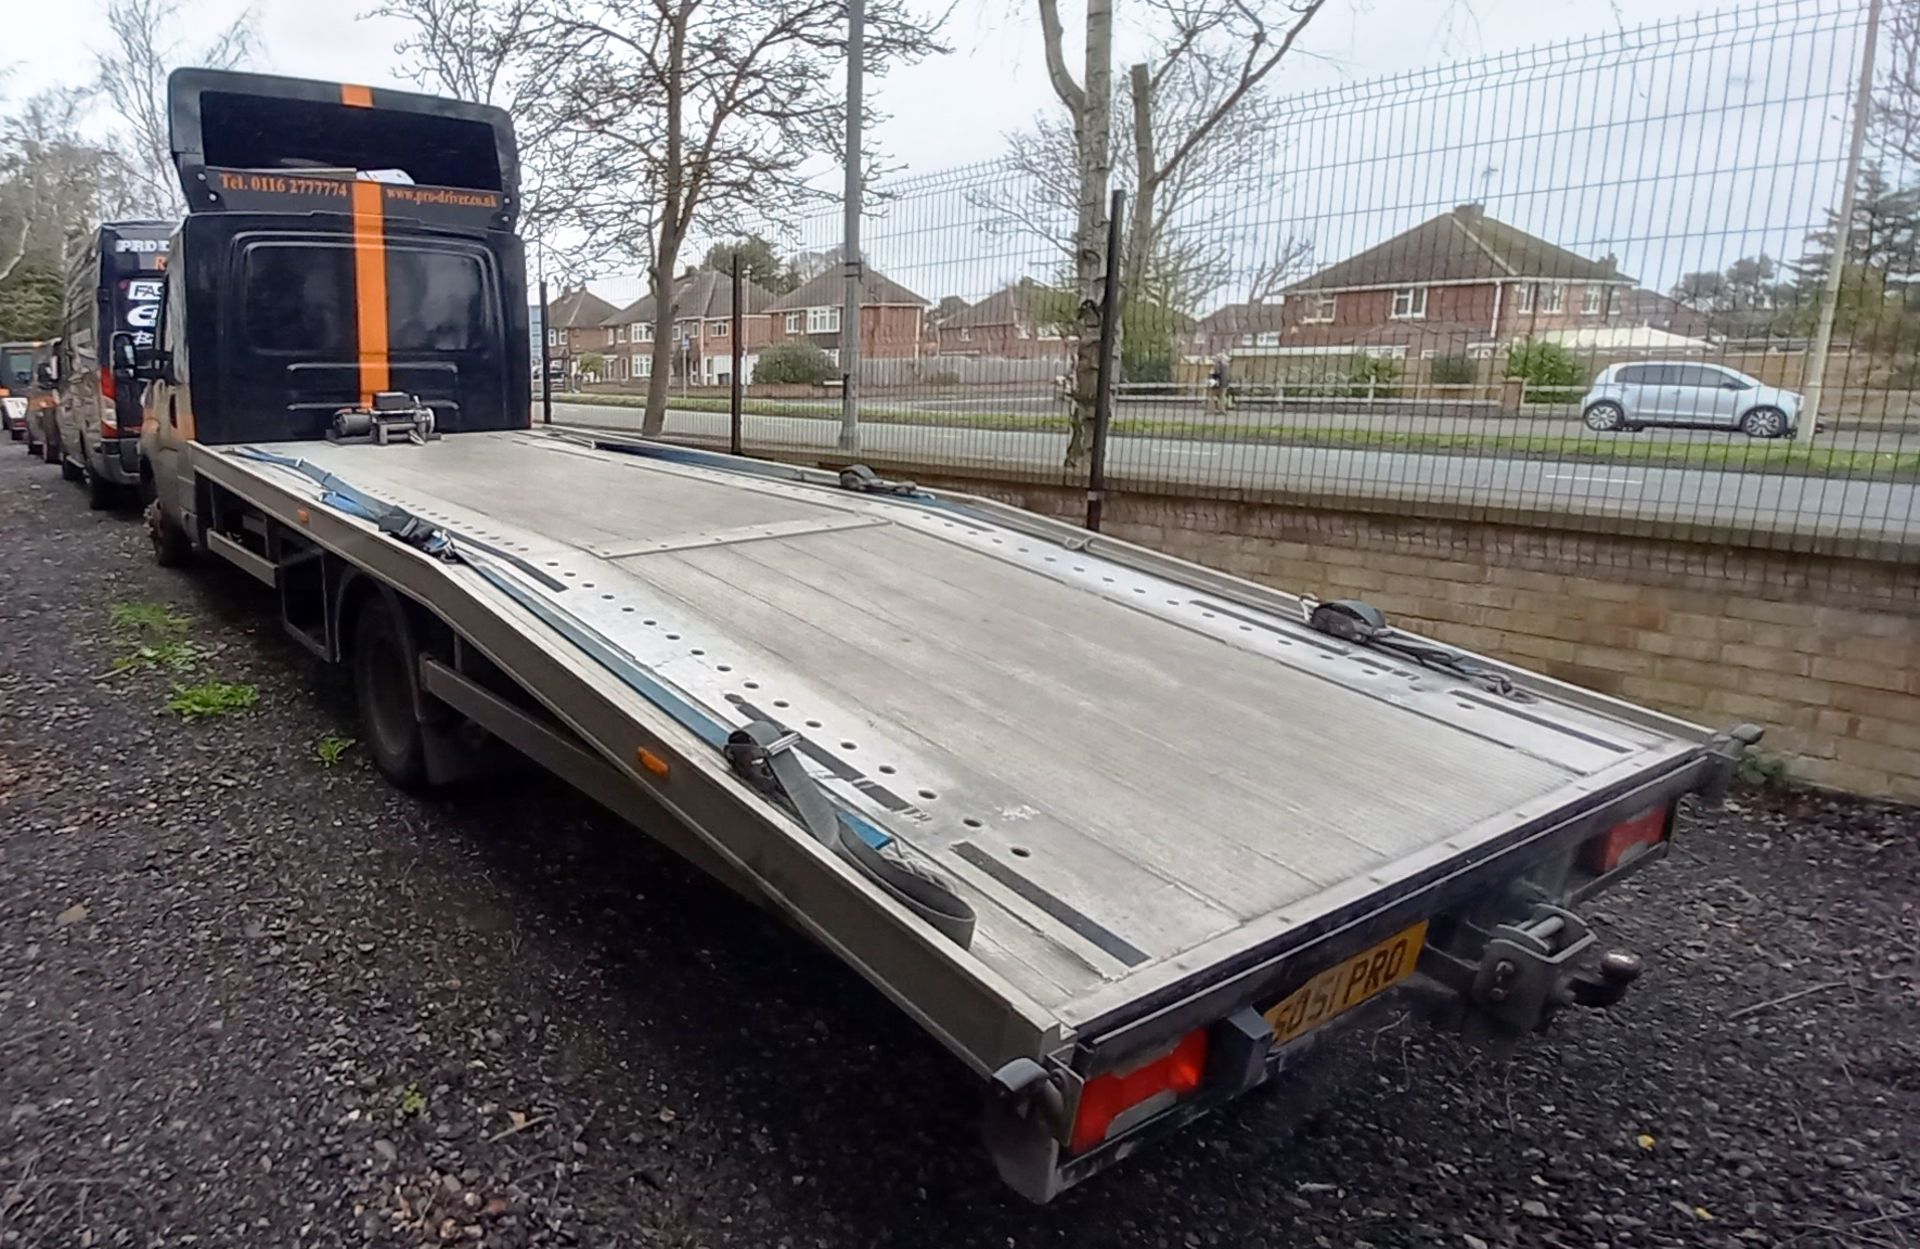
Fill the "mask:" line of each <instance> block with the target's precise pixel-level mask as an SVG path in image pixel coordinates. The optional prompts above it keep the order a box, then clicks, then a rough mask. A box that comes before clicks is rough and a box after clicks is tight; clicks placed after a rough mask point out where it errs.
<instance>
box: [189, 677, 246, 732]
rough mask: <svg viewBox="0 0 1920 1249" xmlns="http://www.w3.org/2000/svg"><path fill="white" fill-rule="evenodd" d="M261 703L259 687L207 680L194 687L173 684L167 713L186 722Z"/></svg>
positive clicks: (226, 713)
mask: <svg viewBox="0 0 1920 1249" xmlns="http://www.w3.org/2000/svg"><path fill="white" fill-rule="evenodd" d="M259 701H260V688H259V687H258V686H255V685H244V684H237V683H235V682H232V681H219V680H214V679H212V678H208V679H207V680H205V681H201V682H198V683H197V684H194V685H175V686H174V687H173V697H171V698H169V699H167V710H168V711H171V712H172V713H173V714H174V715H176V716H179V717H180V718H181V719H182V720H185V721H187V722H189V723H191V722H193V721H195V720H211V719H214V718H215V717H217V716H226V715H232V714H234V713H235V712H240V711H246V710H247V709H249V708H250V707H252V706H253V705H254V704H255V703H257V702H259Z"/></svg>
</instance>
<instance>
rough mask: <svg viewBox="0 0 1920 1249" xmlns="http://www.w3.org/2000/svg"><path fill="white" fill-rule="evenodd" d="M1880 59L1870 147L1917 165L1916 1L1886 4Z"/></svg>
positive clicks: (1919, 51) (1919, 3)
mask: <svg viewBox="0 0 1920 1249" xmlns="http://www.w3.org/2000/svg"><path fill="white" fill-rule="evenodd" d="M1881 55H1882V57H1884V58H1885V60H1884V64H1885V68H1884V69H1883V70H1882V71H1881V72H1880V74H1879V75H1878V79H1879V80H1878V81H1877V82H1876V83H1875V84H1874V91H1873V105H1872V108H1871V110H1870V111H1869V113H1868V121H1869V122H1870V124H1871V126H1872V131H1871V133H1872V135H1873V141H1874V146H1876V147H1877V148H1879V149H1880V152H1881V154H1882V155H1883V156H1886V157H1888V158H1891V159H1893V160H1894V161H1896V162H1904V163H1906V164H1909V165H1913V164H1920V0H1890V2H1889V3H1888V5H1887V8H1886V48H1885V50H1884V51H1883V52H1882V53H1881Z"/></svg>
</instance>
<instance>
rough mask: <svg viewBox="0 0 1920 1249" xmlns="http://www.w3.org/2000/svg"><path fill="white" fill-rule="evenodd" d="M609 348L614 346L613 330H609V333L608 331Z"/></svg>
mask: <svg viewBox="0 0 1920 1249" xmlns="http://www.w3.org/2000/svg"><path fill="white" fill-rule="evenodd" d="M607 346H609V347H611V346H613V331H612V330H608V331H607Z"/></svg>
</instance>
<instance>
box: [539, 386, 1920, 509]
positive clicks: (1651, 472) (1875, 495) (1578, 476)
mask: <svg viewBox="0 0 1920 1249" xmlns="http://www.w3.org/2000/svg"><path fill="white" fill-rule="evenodd" d="M553 414H554V420H555V421H556V422H560V423H567V424H577V425H586V426H593V427H596V428H602V429H616V430H622V431H634V432H637V431H638V430H639V428H640V419H641V413H640V410H639V409H638V408H628V407H614V406H610V405H605V404H583V403H565V402H558V401H556V402H555V403H554V405H553ZM536 419H538V418H537V416H536ZM743 419H744V422H745V425H744V428H745V436H746V444H747V448H748V450H749V452H751V451H752V450H753V449H754V448H755V447H759V448H762V449H778V450H784V451H794V450H803V451H810V452H819V453H821V454H823V455H827V456H832V455H835V454H836V439H837V436H838V433H839V426H838V425H837V424H836V423H834V422H831V421H822V420H817V419H813V418H810V417H772V416H749V417H745V418H743ZM727 424H728V420H727V417H726V415H725V414H723V413H714V412H690V411H684V410H680V409H669V411H668V414H667V431H666V432H667V433H668V434H669V435H670V436H684V437H694V438H702V439H724V438H725V437H726V436H727ZM1503 432H1504V429H1503ZM860 435H861V449H862V451H864V452H865V453H866V454H868V455H873V456H876V457H886V458H889V459H895V460H905V461H909V462H918V463H924V464H927V465H928V466H929V467H933V466H954V467H965V466H967V465H970V464H971V465H979V464H992V465H998V466H1002V467H1009V468H1017V469H1024V470H1028V471H1035V472H1055V471H1057V470H1058V469H1059V466H1060V464H1061V461H1062V459H1063V457H1064V455H1065V452H1066V443H1067V436H1066V435H1065V434H1064V433H1046V432H1033V431H1024V430H991V429H974V428H962V427H955V426H939V425H868V426H865V427H863V428H862V429H861V431H860ZM1640 436H1641V437H1648V436H1649V435H1640ZM1663 436H1664V435H1663ZM1650 445H1651V444H1650ZM1907 446H1908V449H1909V450H1911V449H1914V448H1915V447H1916V446H1920V439H1916V440H1915V442H1913V443H1909V444H1907ZM841 454H844V453H841ZM1107 472H1108V475H1109V476H1111V477H1115V478H1145V479H1149V480H1154V481H1160V482H1167V483H1173V484H1191V485H1194V486H1199V487H1206V488H1214V489H1262V490H1284V491H1299V492H1305V493H1312V494H1316V495H1336V496H1337V495H1353V496H1355V497H1364V498H1369V499H1380V498H1388V499H1395V500H1405V501H1408V502H1415V503H1418V502H1437V503H1446V504H1455V505H1469V506H1485V507H1502V508H1524V509H1530V510H1540V511H1547V512H1551V513H1558V514H1564V515H1567V516H1574V517H1589V518H1594V519H1605V518H1609V517H1626V518H1632V519H1636V520H1653V521H1664V522H1668V523H1675V524H1679V523H1689V524H1704V525H1712V526H1715V527H1719V528H1727V529H1734V530H1751V531H1758V532H1768V533H1781V532H1784V533H1793V534H1819V535H1826V536H1833V537H1841V538H1852V539H1860V540H1874V541H1892V542H1902V543H1904V542H1906V541H1908V540H1911V539H1915V538H1920V485H1916V483H1914V482H1911V481H1876V480H1870V479H1862V478H1854V477H1811V476H1797V475H1788V474H1781V473H1771V472H1759V471H1752V472H1746V471H1736V470H1732V469H1719V468H1715V469H1707V468H1700V467H1685V468H1670V467H1662V466H1657V465H1653V464H1643V463H1635V462H1632V461H1621V462H1615V463H1596V462H1591V461H1560V460H1552V459H1537V458H1522V457H1502V456H1493V455H1472V454H1465V453H1448V454H1436V453H1424V452H1402V451H1358V450H1342V449H1337V448H1326V447H1311V446H1298V445H1280V444H1271V443H1228V442H1213V441H1204V442H1203V441H1198V440H1191V439H1180V438H1160V437H1116V438H1114V439H1113V442H1112V445H1111V448H1110V450H1109V454H1108V460H1107Z"/></svg>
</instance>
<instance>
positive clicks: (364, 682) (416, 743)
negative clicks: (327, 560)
mask: <svg viewBox="0 0 1920 1249" xmlns="http://www.w3.org/2000/svg"><path fill="white" fill-rule="evenodd" d="M419 663H420V657H419V656H418V655H417V654H415V653H414V649H413V644H412V642H411V641H409V640H408V636H407V631H406V629H405V628H404V627H403V626H402V624H401V622H400V621H399V620H398V619H397V618H396V617H395V615H394V608H393V606H392V605H391V603H390V602H389V600H388V599H387V598H386V597H385V596H384V595H381V594H377V593H376V594H373V595H370V596H368V598H367V599H366V601H365V602H364V603H363V604H362V606H361V608H360V614H359V616H358V617H356V618H355V620H354V627H353V692H354V696H355V697H356V699H357V700H358V701H359V703H360V731H361V735H362V736H363V737H364V738H365V739H366V743H367V753H368V754H369V755H371V756H372V757H373V762H374V764H375V765H376V766H377V767H379V769H380V771H381V772H383V773H385V774H386V777H387V779H388V780H390V781H392V782H393V783H394V784H395V785H398V786H399V787H400V788H402V789H421V788H424V787H425V785H426V783H427V753H426V743H425V741H424V738H423V735H422V733H421V731H420V717H419V715H418V714H417V712H416V711H415V708H416V707H417V706H418V682H419V671H420V669H419Z"/></svg>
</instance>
